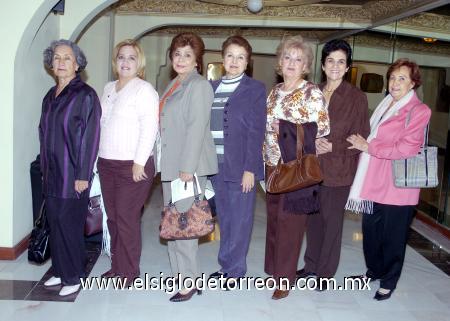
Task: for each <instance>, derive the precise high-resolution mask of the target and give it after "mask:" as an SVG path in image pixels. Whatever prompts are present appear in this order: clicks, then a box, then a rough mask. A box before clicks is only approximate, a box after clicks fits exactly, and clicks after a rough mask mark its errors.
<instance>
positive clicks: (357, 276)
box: [346, 274, 377, 282]
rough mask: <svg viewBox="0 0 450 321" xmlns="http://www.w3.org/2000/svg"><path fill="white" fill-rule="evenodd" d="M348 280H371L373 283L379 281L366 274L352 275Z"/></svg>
mask: <svg viewBox="0 0 450 321" xmlns="http://www.w3.org/2000/svg"><path fill="white" fill-rule="evenodd" d="M346 279H347V280H361V281H362V280H367V279H369V282H373V281H376V280H377V279H375V278H369V277H368V276H367V275H365V274H360V275H350V276H347V277H346Z"/></svg>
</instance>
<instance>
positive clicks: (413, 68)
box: [346, 58, 431, 300]
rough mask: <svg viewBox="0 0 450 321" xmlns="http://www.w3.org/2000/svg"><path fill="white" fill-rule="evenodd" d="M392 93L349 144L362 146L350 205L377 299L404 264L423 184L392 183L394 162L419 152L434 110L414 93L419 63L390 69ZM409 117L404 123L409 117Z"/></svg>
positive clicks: (388, 291)
mask: <svg viewBox="0 0 450 321" xmlns="http://www.w3.org/2000/svg"><path fill="white" fill-rule="evenodd" d="M387 80H388V83H389V84H388V89H389V95H387V96H386V97H385V98H384V99H383V100H382V101H381V103H380V104H379V105H378V107H377V108H376V109H375V111H374V113H373V115H372V117H371V119H370V129H371V132H370V135H369V137H368V138H367V140H366V139H364V138H363V137H361V136H360V135H352V136H350V137H348V138H347V141H348V142H350V143H351V144H352V146H350V147H349V148H356V149H359V150H361V151H362V152H363V153H361V157H360V160H359V164H358V170H357V172H356V176H355V179H354V181H353V185H352V187H351V190H350V196H349V199H348V201H347V206H346V207H347V209H349V210H353V211H356V212H362V213H364V214H365V215H364V216H363V222H362V229H363V235H364V238H363V249H364V258H365V261H366V266H367V272H366V274H365V275H362V276H357V278H369V279H370V280H371V281H373V280H380V288H379V289H378V291H377V292H376V294H375V297H374V299H376V300H385V299H389V298H390V296H391V295H392V292H393V291H394V289H395V288H396V286H397V282H398V279H399V278H400V274H401V271H402V267H403V261H404V257H405V248H406V241H407V238H408V231H409V226H410V224H411V221H412V219H413V217H414V214H415V210H414V205H417V203H418V201H419V192H420V189H419V188H398V187H395V186H394V178H393V174H392V160H394V159H405V158H409V157H412V156H414V155H416V154H417V153H418V152H419V149H420V146H421V145H422V143H423V140H424V130H425V127H426V126H427V124H428V122H429V120H430V116H431V110H430V109H429V108H428V107H427V106H426V105H425V104H424V103H422V102H421V101H420V100H419V98H418V97H417V95H416V93H415V89H416V88H418V87H419V86H420V85H421V79H420V72H419V67H418V65H417V64H416V63H415V62H412V61H410V60H408V59H406V58H401V59H398V60H397V61H395V62H394V63H393V64H392V65H391V66H390V67H389V69H388V72H387ZM408 114H409V115H410V121H409V124H408V125H407V126H406V117H407V115H408Z"/></svg>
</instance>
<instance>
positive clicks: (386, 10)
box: [363, 0, 423, 21]
mask: <svg viewBox="0 0 450 321" xmlns="http://www.w3.org/2000/svg"><path fill="white" fill-rule="evenodd" d="M420 2H423V1H419V0H397V1H392V0H388V1H386V0H383V1H370V2H368V3H366V4H365V5H364V6H363V9H364V10H366V11H368V12H370V16H371V20H372V21H377V20H380V19H383V18H385V17H389V16H392V15H393V13H395V12H400V11H404V10H406V9H407V8H409V7H412V6H414V5H417V4H418V3H420Z"/></svg>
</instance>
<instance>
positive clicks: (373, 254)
mask: <svg viewBox="0 0 450 321" xmlns="http://www.w3.org/2000/svg"><path fill="white" fill-rule="evenodd" d="M414 215H415V210H414V206H409V205H402V206H399V205H386V204H379V203H374V206H373V214H364V216H363V222H362V230H363V249H364V258H365V260H366V266H367V276H368V277H371V278H375V279H380V287H381V288H384V289H389V290H393V289H395V288H396V286H397V282H398V280H399V278H400V274H401V272H402V268H403V261H404V259H405V250H406V241H407V240H408V232H409V226H410V225H411V222H412V219H413V218H414Z"/></svg>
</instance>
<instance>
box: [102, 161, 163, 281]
mask: <svg viewBox="0 0 450 321" xmlns="http://www.w3.org/2000/svg"><path fill="white" fill-rule="evenodd" d="M132 167H133V161H132V160H130V161H128V160H127V161H122V160H109V159H104V158H99V159H98V162H97V168H98V172H99V176H100V184H101V188H102V196H103V200H104V202H105V209H106V215H107V216H108V229H109V233H110V235H111V269H112V271H113V272H115V273H116V274H118V275H120V276H122V277H127V278H129V279H132V278H135V277H137V276H139V274H140V270H139V261H140V258H141V249H142V241H141V216H142V208H143V206H144V203H145V201H146V199H147V197H148V195H149V192H150V188H151V186H152V182H153V176H154V173H155V166H154V163H153V157H150V158H149V159H148V161H147V164H146V165H145V173H146V174H147V176H148V179H147V180H144V181H140V182H137V183H136V182H134V181H133V174H132Z"/></svg>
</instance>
